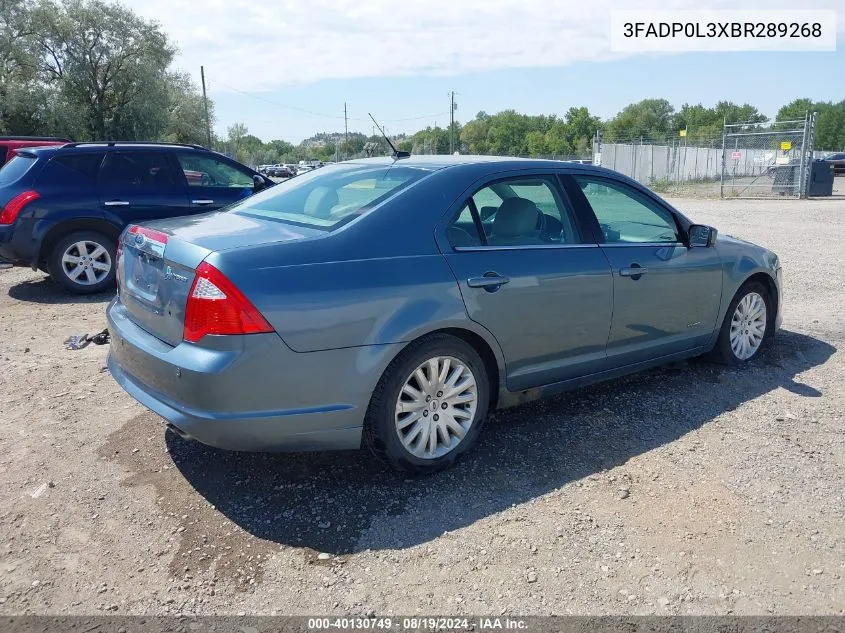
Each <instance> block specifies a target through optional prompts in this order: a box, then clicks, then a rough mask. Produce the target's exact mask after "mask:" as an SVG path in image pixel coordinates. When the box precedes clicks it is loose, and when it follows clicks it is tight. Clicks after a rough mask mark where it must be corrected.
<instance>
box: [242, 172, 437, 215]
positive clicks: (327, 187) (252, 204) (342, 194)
mask: <svg viewBox="0 0 845 633" xmlns="http://www.w3.org/2000/svg"><path fill="white" fill-rule="evenodd" d="M428 173H429V170H426V169H422V168H418V167H394V166H392V165H391V166H384V165H379V166H378V167H372V166H369V165H344V166H342V167H341V166H339V167H321V168H319V169H315V170H314V171H311V172H308V173H307V174H303V175H300V176H297V177H295V178H291V179H290V180H286V181H284V182H281V183H279V184H277V185H275V186H274V187H271V188H270V189H267V190H266V191H263V192H261V193H259V194H257V195H254V196H252V197H250V198H247V199H245V200H243V201H242V202H239V203H237V204H235V205H233V206H231V207H230V208H229V211H230V212H233V213H243V214H249V215H256V216H260V217H264V218H270V219H273V220H282V221H285V222H292V223H294V224H301V225H305V226H310V227H314V228H319V229H326V230H332V229H334V228H337V227H339V226H340V225H342V224H345V223H346V222H349V221H351V220H353V219H354V218H356V217H358V216H359V215H362V214H363V213H365V212H366V211H367V210H369V209H371V208H372V207H374V206H376V205H377V204H379V203H381V202H383V201H384V200H386V199H387V198H389V197H390V196H392V195H393V194H395V193H397V192H399V191H401V190H402V189H404V188H405V187H408V186H409V185H411V184H412V183H414V182H416V181H417V180H419V179H420V178H422V177H423V176H426V175H427V174H428Z"/></svg>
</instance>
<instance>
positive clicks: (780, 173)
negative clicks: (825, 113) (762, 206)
mask: <svg viewBox="0 0 845 633" xmlns="http://www.w3.org/2000/svg"><path fill="white" fill-rule="evenodd" d="M815 118H816V117H815V114H809V115H808V116H807V117H805V118H804V119H799V120H793V121H776V122H775V123H772V124H771V125H767V126H762V125H743V124H728V125H725V133H724V138H723V152H722V155H723V161H722V174H721V181H720V193H721V196H722V197H723V198H766V197H772V196H788V197H792V198H801V197H804V196H805V195H806V188H805V184H806V182H807V177H808V175H809V167H810V163H811V162H812V159H813V146H814V141H815Z"/></svg>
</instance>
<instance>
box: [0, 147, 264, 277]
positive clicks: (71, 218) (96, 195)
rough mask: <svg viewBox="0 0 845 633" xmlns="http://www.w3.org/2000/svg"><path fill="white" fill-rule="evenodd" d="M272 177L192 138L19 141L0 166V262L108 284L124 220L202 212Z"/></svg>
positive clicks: (248, 192) (260, 186) (261, 185)
mask: <svg viewBox="0 0 845 633" xmlns="http://www.w3.org/2000/svg"><path fill="white" fill-rule="evenodd" d="M272 185H273V181H272V180H270V179H269V178H267V177H265V176H262V175H261V174H259V173H258V172H256V171H254V170H252V169H250V168H249V167H246V166H244V165H242V164H240V163H238V162H236V161H234V160H232V159H230V158H227V157H226V156H223V155H222V154H218V153H216V152H212V151H210V150H208V149H205V148H204V147H200V146H199V145H179V144H162V143H137V142H101V143H68V144H66V145H62V146H56V147H36V148H27V149H19V150H17V152H16V155H15V157H14V158H12V160H11V161H9V162H8V163H7V164H6V165H5V166H4V167H3V168H2V169H0V263H6V264H13V265H17V266H31V267H32V269H33V270H36V269H41V270H43V271H44V272H46V273H48V274H49V275H50V276H51V277H52V278H53V279H54V280H55V281H56V282H57V283H58V284H60V285H61V286H63V287H64V288H66V289H67V290H70V291H71V292H74V293H78V294H90V293H95V292H100V291H102V290H105V289H107V288H111V287H113V286H114V276H115V248H116V244H117V241H118V236H119V235H120V233H121V231H123V229H124V227H126V225H127V224H129V223H135V222H140V221H143V220H156V219H160V218H170V217H174V216H181V215H190V214H194V213H204V212H207V211H212V210H214V209H219V208H221V207H224V206H227V205H229V204H231V203H233V202H236V201H238V200H240V199H241V198H244V197H246V196H250V195H252V194H253V193H254V192H256V191H259V190H261V189H264V188H266V187H269V186H272Z"/></svg>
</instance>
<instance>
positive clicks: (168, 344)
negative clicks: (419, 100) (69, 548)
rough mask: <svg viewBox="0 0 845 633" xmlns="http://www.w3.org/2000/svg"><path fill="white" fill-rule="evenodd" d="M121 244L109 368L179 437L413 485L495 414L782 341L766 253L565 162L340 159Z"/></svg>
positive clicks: (132, 231) (777, 283) (621, 182)
mask: <svg viewBox="0 0 845 633" xmlns="http://www.w3.org/2000/svg"><path fill="white" fill-rule="evenodd" d="M122 248H123V251H122V252H123V255H122V256H121V258H120V261H119V264H118V287H119V292H118V296H117V297H116V298H115V299H114V300H113V301H112V303H111V304H110V305H109V307H108V311H107V314H108V322H109V332H110V333H111V336H112V345H111V350H110V352H111V353H110V356H109V361H108V365H109V369H110V371H111V375H112V376H113V377H114V378H115V379H116V380H117V381H118V383H120V385H121V386H122V387H123V388H124V389H125V390H126V391H127V392H128V393H129V394H130V395H132V396H133V397H135V398H136V399H137V400H138V401H139V402H141V403H142V404H144V405H145V406H147V407H149V408H150V409H152V410H153V411H155V412H156V413H158V414H159V415H161V416H162V417H163V418H165V420H167V422H168V425H169V428H171V429H172V430H173V431H174V432H176V433H177V434H179V435H181V436H182V437H184V438H195V439H197V440H199V441H202V442H205V443H207V444H210V445H213V446H218V447H221V448H226V449H235V450H257V451H288V450H289V451H299V450H316V449H355V448H359V447H361V446H362V445H363V446H366V447H367V448H369V449H370V450H371V451H372V452H373V453H374V454H375V455H376V456H378V457H379V458H381V459H384V460H386V461H388V462H389V463H390V464H392V465H393V466H394V467H396V468H397V469H400V470H403V471H411V472H419V473H426V472H431V471H435V470H438V469H440V468H443V467H446V466H449V465H450V464H451V463H452V462H454V460H455V459H456V458H457V457H458V456H459V455H460V454H461V453H463V452H464V451H466V450H468V449H469V448H470V447H472V445H473V444H474V443H475V442H476V440H477V439H478V436H479V433H480V432H481V430H482V427H483V424H484V420H485V417H486V414H487V412H488V410H490V409H495V408H501V407H507V406H511V405H514V404H519V403H521V402H525V401H529V400H532V399H535V398H539V397H542V396H546V395H550V394H554V393H558V392H561V391H564V390H566V389H572V388H575V387H577V386H581V385H584V384H588V383H592V382H597V381H600V380H604V379H607V378H612V377H616V376H620V375H623V374H627V373H630V372H634V371H637V370H640V369H643V368H646V367H651V366H655V365H659V364H662V363H667V362H670V361H675V360H679V359H682V358H687V357H692V356H698V355H701V354H705V353H708V352H710V353H711V354H712V355H713V356H714V357H715V358H717V359H718V360H720V361H722V362H725V363H728V364H732V365H739V364H743V363H747V362H748V361H750V360H752V359H754V358H756V357H757V356H758V355H759V353H760V350H761V349H762V347H763V345H764V344H765V343H766V342H767V341H768V340H769V339H770V337H771V336H772V335H773V333H774V332H775V330H776V329H777V327H778V326H779V323H780V305H781V266H780V261H779V260H778V257H777V256H776V255H775V254H774V253H772V252H771V251H769V250H766V249H765V248H762V247H759V246H755V245H753V244H750V243H748V242H743V241H740V240H737V239H733V238H731V237H727V236H717V232H716V229H714V228H711V227H709V226H704V225H700V224H695V223H694V222H693V221H691V220H689V219H688V218H687V217H685V216H684V215H683V214H682V213H681V212H679V211H678V210H677V209H675V208H674V207H672V206H671V205H670V204H669V203H667V202H666V201H664V200H663V199H661V198H660V197H658V196H657V195H656V194H655V193H653V192H652V191H650V190H648V189H647V188H645V187H643V186H642V185H640V184H639V183H637V182H635V181H634V180H631V179H630V178H627V177H625V176H622V175H621V174H618V173H616V172H613V171H610V170H607V169H602V168H600V167H593V166H588V165H579V164H574V163H565V162H561V161H541V160H519V159H503V158H500V157H489V158H488V157H476V156H459V157H452V156H430V157H415V158H406V159H401V160H392V159H389V158H378V159H369V160H357V161H349V162H344V163H343V164H340V165H336V166H333V167H324V168H322V169H318V170H315V171H313V172H311V173H308V174H304V175H301V176H298V177H296V178H293V179H291V180H288V181H286V182H284V183H281V184H278V185H276V186H275V187H273V188H272V189H270V190H268V191H265V192H262V193H260V194H258V195H256V196H253V197H251V198H249V199H247V200H243V201H241V202H239V203H237V204H235V205H232V206H231V207H229V208H228V209H226V210H224V211H221V212H216V213H208V214H205V215H201V216H196V217H192V218H182V219H178V218H177V219H171V220H161V221H155V222H150V223H147V224H143V225H132V226H130V227H129V229H128V230H127V231H126V232H125V233H124V235H123V237H122ZM563 448H564V447H562V449H563ZM501 458H502V459H503V460H507V455H502V456H501Z"/></svg>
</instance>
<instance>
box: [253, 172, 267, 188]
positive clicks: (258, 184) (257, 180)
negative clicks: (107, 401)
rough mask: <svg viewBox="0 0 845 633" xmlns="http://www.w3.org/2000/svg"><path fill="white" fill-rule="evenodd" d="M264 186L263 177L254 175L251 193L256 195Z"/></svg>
mask: <svg viewBox="0 0 845 633" xmlns="http://www.w3.org/2000/svg"><path fill="white" fill-rule="evenodd" d="M266 186H267V181H266V180H264V176H261V175H259V174H255V175H254V176H253V177H252V192H253V193H258V192H259V191H261V190H262V189H264V188H265V187H266Z"/></svg>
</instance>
